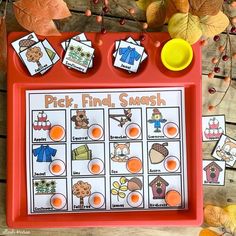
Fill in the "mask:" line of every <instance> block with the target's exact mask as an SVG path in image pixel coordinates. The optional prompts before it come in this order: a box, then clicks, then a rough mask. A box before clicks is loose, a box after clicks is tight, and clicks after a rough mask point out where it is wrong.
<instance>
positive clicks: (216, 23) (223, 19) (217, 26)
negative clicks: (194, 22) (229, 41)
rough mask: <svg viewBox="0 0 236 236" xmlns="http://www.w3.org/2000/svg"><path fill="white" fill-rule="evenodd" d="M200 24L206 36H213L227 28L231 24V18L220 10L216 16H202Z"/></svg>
mask: <svg viewBox="0 0 236 236" xmlns="http://www.w3.org/2000/svg"><path fill="white" fill-rule="evenodd" d="M200 25H201V29H202V33H203V35H205V36H206V37H212V36H214V35H216V34H219V33H221V32H223V31H224V30H225V29H226V27H227V26H228V25H229V19H228V17H227V16H226V15H225V14H224V13H223V12H222V11H219V13H218V14H217V15H215V16H204V17H201V18H200Z"/></svg>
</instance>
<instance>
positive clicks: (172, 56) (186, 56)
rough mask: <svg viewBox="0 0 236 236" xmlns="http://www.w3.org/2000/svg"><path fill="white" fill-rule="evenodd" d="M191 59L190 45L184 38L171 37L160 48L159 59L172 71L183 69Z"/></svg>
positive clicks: (191, 50)
mask: <svg viewBox="0 0 236 236" xmlns="http://www.w3.org/2000/svg"><path fill="white" fill-rule="evenodd" d="M192 59H193V49H192V46H191V45H190V44H189V43H188V42H187V41H185V40H184V39H180V38H176V39H171V40H169V41H168V42H167V43H166V44H165V45H164V47H163V48H162V50H161V61H162V63H163V65H164V66H165V67H166V68H167V69H169V70H172V71H180V70H183V69H185V68H186V67H188V66H189V64H190V63H191V61H192Z"/></svg>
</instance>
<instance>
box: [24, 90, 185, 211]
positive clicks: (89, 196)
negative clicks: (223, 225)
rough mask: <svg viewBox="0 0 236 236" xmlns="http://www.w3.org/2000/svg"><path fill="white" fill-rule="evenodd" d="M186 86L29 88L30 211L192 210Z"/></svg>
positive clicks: (27, 129)
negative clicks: (186, 134) (188, 169)
mask: <svg viewBox="0 0 236 236" xmlns="http://www.w3.org/2000/svg"><path fill="white" fill-rule="evenodd" d="M184 104H185V101H184V88H182V87H176V88H138V89H137V88H132V89H131V88H127V89H83V90H28V91H26V157H27V158H26V165H27V198H28V199H27V202H28V214H50V213H66V212H70V213H71V212H76V213H78V212H101V211H133V210H136V211H137V210H163V209H165V210H168V209H169V210H173V209H179V210H181V209H186V208H188V196H187V192H188V186H187V163H186V160H187V156H186V137H185V131H186V130H185V107H184Z"/></svg>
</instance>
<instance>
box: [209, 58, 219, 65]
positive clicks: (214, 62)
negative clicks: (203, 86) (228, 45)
mask: <svg viewBox="0 0 236 236" xmlns="http://www.w3.org/2000/svg"><path fill="white" fill-rule="evenodd" d="M218 61H219V60H218V58H216V57H213V58H212V60H211V62H212V63H213V64H216V63H217V62H218Z"/></svg>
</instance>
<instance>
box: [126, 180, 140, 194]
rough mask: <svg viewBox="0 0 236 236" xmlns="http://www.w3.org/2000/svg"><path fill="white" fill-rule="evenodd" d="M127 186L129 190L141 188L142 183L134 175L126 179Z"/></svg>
mask: <svg viewBox="0 0 236 236" xmlns="http://www.w3.org/2000/svg"><path fill="white" fill-rule="evenodd" d="M127 187H128V189H129V191H136V190H141V189H142V188H143V183H142V181H141V180H140V179H139V178H136V177H134V178H131V179H130V180H129V181H128V184H127Z"/></svg>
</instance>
